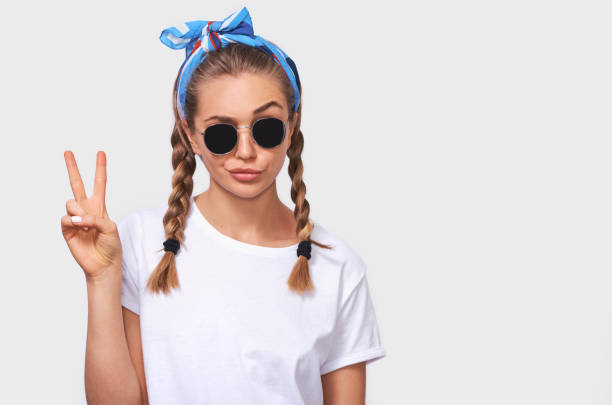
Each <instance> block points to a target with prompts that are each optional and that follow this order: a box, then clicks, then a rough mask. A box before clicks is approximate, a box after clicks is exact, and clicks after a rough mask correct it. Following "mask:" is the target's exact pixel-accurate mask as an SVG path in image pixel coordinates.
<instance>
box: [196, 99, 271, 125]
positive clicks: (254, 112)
mask: <svg viewBox="0 0 612 405" xmlns="http://www.w3.org/2000/svg"><path fill="white" fill-rule="evenodd" d="M272 106H277V107H279V108H283V106H282V105H280V104H279V103H278V102H277V101H275V100H272V101H268V102H267V103H265V104H263V105H262V106H260V107H257V108H256V109H255V110H253V114H257V113H260V112H262V111H265V110H267V109H268V108H270V107H272ZM214 119H217V120H220V121H229V122H234V121H235V120H234V118H232V117H225V116H222V115H213V116H211V117H208V118H206V119H205V120H204V121H210V120H214Z"/></svg>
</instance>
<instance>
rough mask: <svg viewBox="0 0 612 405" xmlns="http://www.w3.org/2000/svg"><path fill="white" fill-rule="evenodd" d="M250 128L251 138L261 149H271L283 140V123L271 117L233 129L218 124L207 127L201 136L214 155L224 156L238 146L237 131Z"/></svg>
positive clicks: (229, 125) (226, 125)
mask: <svg viewBox="0 0 612 405" xmlns="http://www.w3.org/2000/svg"><path fill="white" fill-rule="evenodd" d="M239 128H251V136H252V137H253V139H254V140H255V142H256V143H257V144H258V145H259V146H261V147H262V148H266V149H272V148H275V147H277V146H279V145H280V144H281V143H283V140H284V139H285V122H284V121H282V120H280V119H278V118H273V117H266V118H260V119H258V120H257V121H255V122H254V123H253V124H252V125H243V126H241V127H235V126H234V125H232V124H229V123H218V124H213V125H210V126H209V127H207V128H206V129H205V130H204V131H203V132H202V135H203V136H204V144H205V145H206V147H207V148H208V150H210V152H211V153H212V154H214V155H226V154H228V153H230V152H231V151H232V150H234V148H235V147H236V145H237V144H238V129H239Z"/></svg>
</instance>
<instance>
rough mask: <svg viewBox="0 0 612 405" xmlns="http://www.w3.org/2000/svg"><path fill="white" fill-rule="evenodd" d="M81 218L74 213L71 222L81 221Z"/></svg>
mask: <svg viewBox="0 0 612 405" xmlns="http://www.w3.org/2000/svg"><path fill="white" fill-rule="evenodd" d="M82 220H83V218H81V217H80V216H78V215H75V216H73V217H72V222H81V221H82Z"/></svg>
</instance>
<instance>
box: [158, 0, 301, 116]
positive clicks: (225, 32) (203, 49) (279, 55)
mask: <svg viewBox="0 0 612 405" xmlns="http://www.w3.org/2000/svg"><path fill="white" fill-rule="evenodd" d="M159 40H160V41H161V42H162V43H163V44H164V45H166V46H167V47H169V48H172V49H183V48H186V49H185V53H186V55H185V61H184V62H183V64H182V65H181V68H180V74H179V78H178V89H177V97H176V98H177V108H178V112H179V116H180V117H181V119H185V92H186V90H187V84H188V83H189V79H190V78H191V75H192V73H193V71H194V70H195V69H196V68H197V67H198V65H199V64H200V63H201V62H202V61H203V60H204V59H205V58H206V55H207V52H209V51H214V50H216V49H220V48H223V47H225V46H227V45H229V44H230V43H235V42H239V43H242V44H246V45H249V46H252V47H254V48H257V49H260V50H262V51H264V52H265V53H266V54H268V55H270V56H272V57H273V58H274V60H275V61H276V62H277V63H278V64H280V65H281V66H282V68H283V70H284V71H285V73H286V74H287V77H288V78H289V81H290V82H291V86H292V87H293V92H294V94H295V103H294V105H293V111H297V110H298V106H299V105H300V89H299V86H300V78H299V76H298V72H297V67H296V66H295V63H294V62H293V60H291V58H290V57H288V56H287V55H286V54H285V52H283V51H282V50H281V49H280V48H279V47H277V46H275V45H273V44H271V43H270V42H268V41H266V40H265V39H263V38H262V37H260V36H258V35H255V34H253V22H252V21H251V16H250V15H249V11H248V10H247V8H246V7H242V9H241V10H240V11H235V12H234V13H232V14H230V15H229V16H228V17H227V18H225V19H224V20H223V21H201V20H194V21H188V22H186V23H184V24H181V25H179V26H177V27H169V28H166V29H165V30H163V31H162V33H161V35H160V36H159Z"/></svg>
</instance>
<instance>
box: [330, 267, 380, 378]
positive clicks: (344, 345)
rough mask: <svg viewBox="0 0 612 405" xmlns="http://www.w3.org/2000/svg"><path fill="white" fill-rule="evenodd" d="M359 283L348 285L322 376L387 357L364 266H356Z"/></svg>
mask: <svg viewBox="0 0 612 405" xmlns="http://www.w3.org/2000/svg"><path fill="white" fill-rule="evenodd" d="M355 265H356V266H358V269H359V271H357V272H355V273H356V274H357V277H356V279H357V281H356V283H355V281H353V282H352V283H349V281H347V284H349V285H348V286H347V290H346V291H345V292H344V294H342V296H343V299H342V304H341V306H340V310H339V312H338V316H337V318H336V323H335V326H334V331H333V333H332V344H331V348H330V350H329V352H328V354H327V358H326V360H325V361H324V362H323V363H322V364H321V375H323V374H326V373H329V372H331V371H334V370H336V369H338V368H341V367H345V366H348V365H349V364H354V363H360V362H362V361H365V362H366V365H367V364H370V363H372V362H373V361H375V360H378V359H381V358H383V357H384V356H386V351H385V349H384V348H383V347H382V344H381V340H380V333H379V328H378V323H377V320H376V314H375V312H374V305H373V303H372V298H371V296H370V291H369V286H368V280H367V277H366V272H365V264H364V263H363V261H361V260H360V259H359V260H358V261H357V263H356V264H355Z"/></svg>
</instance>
